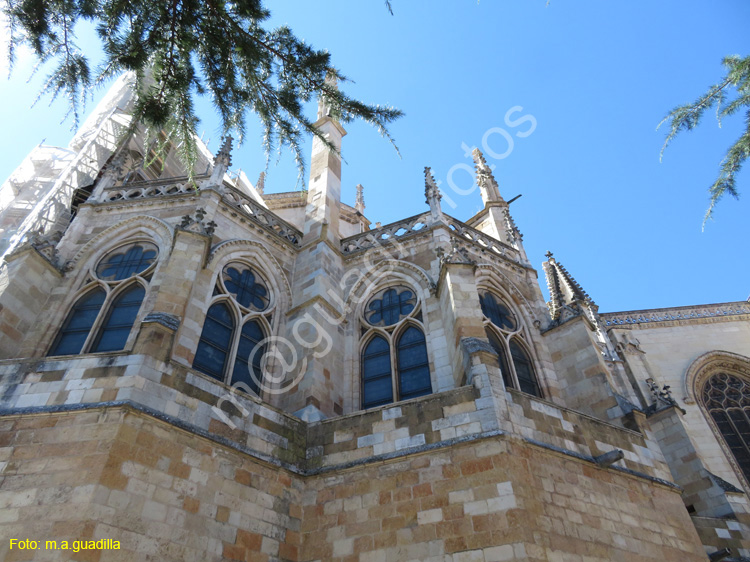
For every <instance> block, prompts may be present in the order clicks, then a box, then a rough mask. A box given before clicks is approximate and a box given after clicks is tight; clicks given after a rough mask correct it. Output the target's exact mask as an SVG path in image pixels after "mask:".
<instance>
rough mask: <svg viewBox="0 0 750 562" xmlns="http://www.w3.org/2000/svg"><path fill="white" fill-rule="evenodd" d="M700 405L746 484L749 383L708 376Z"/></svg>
mask: <svg viewBox="0 0 750 562" xmlns="http://www.w3.org/2000/svg"><path fill="white" fill-rule="evenodd" d="M701 402H702V403H703V407H704V408H705V409H706V411H707V412H708V414H709V416H710V417H711V419H712V420H713V422H714V423H715V424H716V428H717V429H718V430H719V433H721V436H722V437H723V438H724V442H725V443H726V445H727V447H728V448H729V450H730V451H731V452H732V455H733V456H734V458H735V460H736V461H737V464H738V465H739V468H740V470H741V471H742V473H743V474H744V476H745V479H746V480H747V481H749V482H750V382H749V381H747V380H746V379H745V378H741V377H739V376H734V375H731V374H729V373H716V374H714V375H711V377H709V378H708V380H706V382H705V383H704V386H703V391H702V392H701Z"/></svg>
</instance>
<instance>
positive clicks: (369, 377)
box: [362, 336, 393, 408]
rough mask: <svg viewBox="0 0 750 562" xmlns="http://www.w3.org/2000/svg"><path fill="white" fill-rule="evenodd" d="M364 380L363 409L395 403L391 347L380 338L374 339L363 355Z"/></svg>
mask: <svg viewBox="0 0 750 562" xmlns="http://www.w3.org/2000/svg"><path fill="white" fill-rule="evenodd" d="M362 379H363V383H362V407H363V408H372V407H374V406H380V405H382V404H389V403H390V402H393V383H392V380H391V354H390V347H389V345H388V342H387V341H386V340H385V339H384V338H382V337H380V336H376V337H374V338H373V339H372V340H371V341H370V343H368V344H367V347H365V350H364V352H363V354H362Z"/></svg>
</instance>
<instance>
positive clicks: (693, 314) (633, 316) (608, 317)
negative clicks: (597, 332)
mask: <svg viewBox="0 0 750 562" xmlns="http://www.w3.org/2000/svg"><path fill="white" fill-rule="evenodd" d="M742 315H750V302H747V301H739V302H727V303H718V304H703V305H696V306H677V307H673V308H655V309H651V310H630V311H625V312H605V313H603V314H601V315H600V316H601V317H602V320H603V321H604V323H605V324H606V325H607V326H608V327H617V326H623V325H625V326H626V325H634V324H653V323H656V322H674V321H680V322H681V323H682V321H695V320H705V319H712V318H724V317H727V316H742ZM688 323H690V322H688Z"/></svg>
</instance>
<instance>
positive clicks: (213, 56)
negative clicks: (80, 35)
mask: <svg viewBox="0 0 750 562" xmlns="http://www.w3.org/2000/svg"><path fill="white" fill-rule="evenodd" d="M386 7H387V8H388V9H389V10H390V2H388V1H386ZM2 10H3V12H4V13H5V14H6V16H7V18H8V21H9V24H8V27H9V30H10V39H9V44H10V49H9V52H10V57H11V63H12V62H13V57H14V53H15V49H16V47H17V46H18V45H20V44H27V45H29V46H30V47H31V48H32V49H33V51H34V52H35V54H36V56H37V58H38V59H39V61H40V63H46V62H50V63H51V64H52V65H53V70H52V71H51V73H50V74H49V76H48V78H47V81H46V83H45V86H44V89H43V92H42V94H44V93H47V94H51V95H52V96H53V98H54V97H57V96H60V95H64V96H65V97H66V98H67V99H68V107H69V113H70V114H72V115H73V117H74V120H75V124H77V123H78V119H79V117H80V113H81V110H82V105H83V102H84V101H85V97H86V94H87V92H88V91H90V89H91V88H92V87H93V86H94V85H95V84H97V83H99V82H101V81H102V80H104V79H106V78H109V77H111V76H113V75H116V74H120V73H122V72H124V71H132V72H134V73H135V76H136V91H137V93H138V98H137V102H136V104H135V110H134V117H135V119H134V123H140V122H142V123H144V124H145V125H146V128H147V132H148V133H149V136H150V137H151V138H157V136H158V132H159V131H160V130H162V129H163V130H164V131H165V134H166V141H169V142H173V143H174V144H175V145H176V146H177V147H178V152H179V154H180V156H181V158H182V159H183V161H184V162H185V164H186V165H187V166H188V169H189V170H192V167H193V164H194V162H195V158H196V143H195V140H194V134H195V130H196V126H197V124H198V118H197V117H196V115H195V112H194V109H193V99H194V96H195V95H208V96H210V98H211V99H212V101H213V103H214V105H215V107H216V110H217V111H218V113H219V115H220V116H221V119H222V123H223V127H224V132H225V133H228V132H234V133H235V134H236V135H237V136H238V137H239V140H240V142H241V141H242V138H243V136H244V135H245V132H246V127H247V125H246V119H247V116H248V114H249V113H251V112H252V113H255V114H256V115H257V116H258V117H259V118H260V122H261V125H262V128H263V145H264V148H265V150H266V154H267V155H270V153H271V152H272V151H273V150H274V149H281V148H282V147H288V148H290V149H291V150H292V152H293V153H294V155H295V158H296V159H297V162H298V166H299V169H300V175H302V172H303V170H304V163H303V162H304V160H303V157H302V154H301V143H302V141H303V140H304V136H303V135H305V134H314V135H316V136H318V137H319V138H321V139H322V140H323V141H324V142H326V144H327V145H328V146H329V147H330V144H329V143H328V142H327V141H326V140H325V139H324V138H323V136H322V134H321V132H320V131H319V130H318V129H317V128H316V127H315V125H314V123H313V122H312V121H310V120H309V119H308V118H307V117H305V115H304V114H303V108H304V104H305V103H306V102H308V101H310V100H311V99H313V98H314V97H317V96H322V98H323V99H324V101H325V102H326V103H327V105H328V106H329V107H330V110H331V113H332V115H333V116H334V117H336V118H338V119H339V120H340V121H342V122H348V121H351V120H354V119H363V120H364V121H366V122H368V123H370V124H372V125H373V126H374V127H376V128H377V129H378V130H379V131H380V133H381V134H382V135H384V136H385V137H387V138H388V139H390V140H391V142H393V140H392V139H391V137H390V135H389V134H388V130H387V124H388V123H391V122H392V121H394V120H395V119H397V118H398V117H400V116H401V115H402V113H401V111H399V110H398V109H394V108H391V107H381V106H379V105H368V104H365V103H362V102H360V101H357V100H356V99H352V98H350V97H348V96H347V95H346V94H344V93H343V92H341V91H339V90H338V89H337V88H336V86H335V85H334V83H333V81H332V80H330V79H329V80H328V81H326V77H327V76H328V77H330V78H335V79H336V80H338V81H345V80H346V78H345V77H344V76H343V75H342V74H340V73H339V72H338V71H337V70H336V69H335V68H334V67H333V66H332V64H331V57H330V55H329V54H328V53H327V52H326V51H321V50H316V49H314V48H312V47H311V46H310V45H307V44H306V43H305V42H304V41H302V40H300V39H298V38H297V37H295V35H294V34H293V33H292V31H291V30H290V29H289V28H287V27H280V28H278V29H271V30H269V29H266V28H265V27H264V23H265V22H266V20H267V19H268V18H269V15H270V12H269V11H268V10H267V9H266V8H265V7H264V6H263V3H262V0H235V1H232V2H227V1H226V0H5V3H4V6H3V7H2ZM79 21H90V22H92V23H93V24H95V25H96V30H97V34H98V36H99V39H100V40H101V43H102V47H103V51H104V63H103V64H102V66H101V67H100V68H99V69H98V70H97V71H96V72H92V70H91V68H90V65H89V59H88V58H87V57H86V55H85V54H84V53H83V52H82V51H81V50H80V49H79V48H78V47H77V46H76V44H75V33H74V30H75V24H76V23H77V22H79ZM40 95H41V94H40ZM134 126H135V125H134ZM162 138H163V137H162Z"/></svg>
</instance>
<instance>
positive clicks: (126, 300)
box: [92, 284, 146, 351]
mask: <svg viewBox="0 0 750 562" xmlns="http://www.w3.org/2000/svg"><path fill="white" fill-rule="evenodd" d="M144 296H146V290H145V289H144V288H143V287H142V286H140V285H137V284H136V285H133V286H132V287H130V288H129V289H127V290H126V291H125V292H123V293H121V294H120V295H119V296H118V297H117V298H116V299H115V300H114V302H113V303H112V306H110V308H109V313H108V314H107V319H106V320H105V321H104V325H103V326H102V327H101V329H100V330H99V333H98V334H97V337H96V341H95V342H94V345H93V347H92V351H119V350H121V349H124V348H125V342H127V340H128V336H129V335H130V330H131V329H132V328H133V324H134V323H135V317H136V316H138V310H140V308H141V303H142V302H143V297H144Z"/></svg>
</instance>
